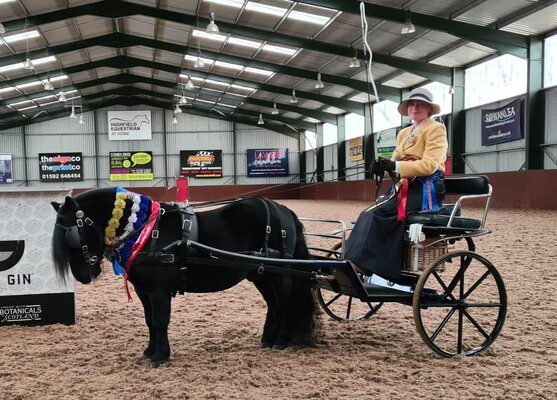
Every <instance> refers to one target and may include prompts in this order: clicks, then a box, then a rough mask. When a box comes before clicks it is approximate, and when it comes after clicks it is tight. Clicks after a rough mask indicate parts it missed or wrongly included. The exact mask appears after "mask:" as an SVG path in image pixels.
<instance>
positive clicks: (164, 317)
mask: <svg viewBox="0 0 557 400" xmlns="http://www.w3.org/2000/svg"><path fill="white" fill-rule="evenodd" d="M148 297H149V302H150V304H151V322H152V325H153V331H154V341H155V352H154V353H153V354H152V356H151V363H150V364H149V366H150V367H151V368H157V367H159V366H160V365H161V364H164V363H165V362H166V361H168V358H169V357H170V343H169V342H168V325H169V324H170V306H171V295H170V292H166V291H164V290H153V291H150V292H148ZM149 336H151V335H149Z"/></svg>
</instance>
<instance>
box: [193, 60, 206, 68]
mask: <svg viewBox="0 0 557 400" xmlns="http://www.w3.org/2000/svg"><path fill="white" fill-rule="evenodd" d="M193 66H194V67H195V68H203V67H204V66H205V63H204V62H203V60H202V59H201V57H197V58H196V59H195V62H194V63H193Z"/></svg>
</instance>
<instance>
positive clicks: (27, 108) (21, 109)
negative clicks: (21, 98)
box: [17, 105, 38, 111]
mask: <svg viewBox="0 0 557 400" xmlns="http://www.w3.org/2000/svg"><path fill="white" fill-rule="evenodd" d="M37 107H38V106H34V105H33V106H29V107H24V108H20V109H18V110H17V111H25V110H31V109H32V108H37Z"/></svg>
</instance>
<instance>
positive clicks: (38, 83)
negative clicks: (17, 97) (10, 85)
mask: <svg viewBox="0 0 557 400" xmlns="http://www.w3.org/2000/svg"><path fill="white" fill-rule="evenodd" d="M37 85H42V83H41V82H39V81H33V82H27V83H22V84H21V85H17V86H16V89H27V88H30V87H33V86H37Z"/></svg>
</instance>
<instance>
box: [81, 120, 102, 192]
mask: <svg viewBox="0 0 557 400" xmlns="http://www.w3.org/2000/svg"><path fill="white" fill-rule="evenodd" d="M82 112H83V111H82ZM93 134H94V135H95V187H96V188H100V184H101V180H100V177H99V171H100V165H99V130H98V129H97V110H93Z"/></svg>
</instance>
